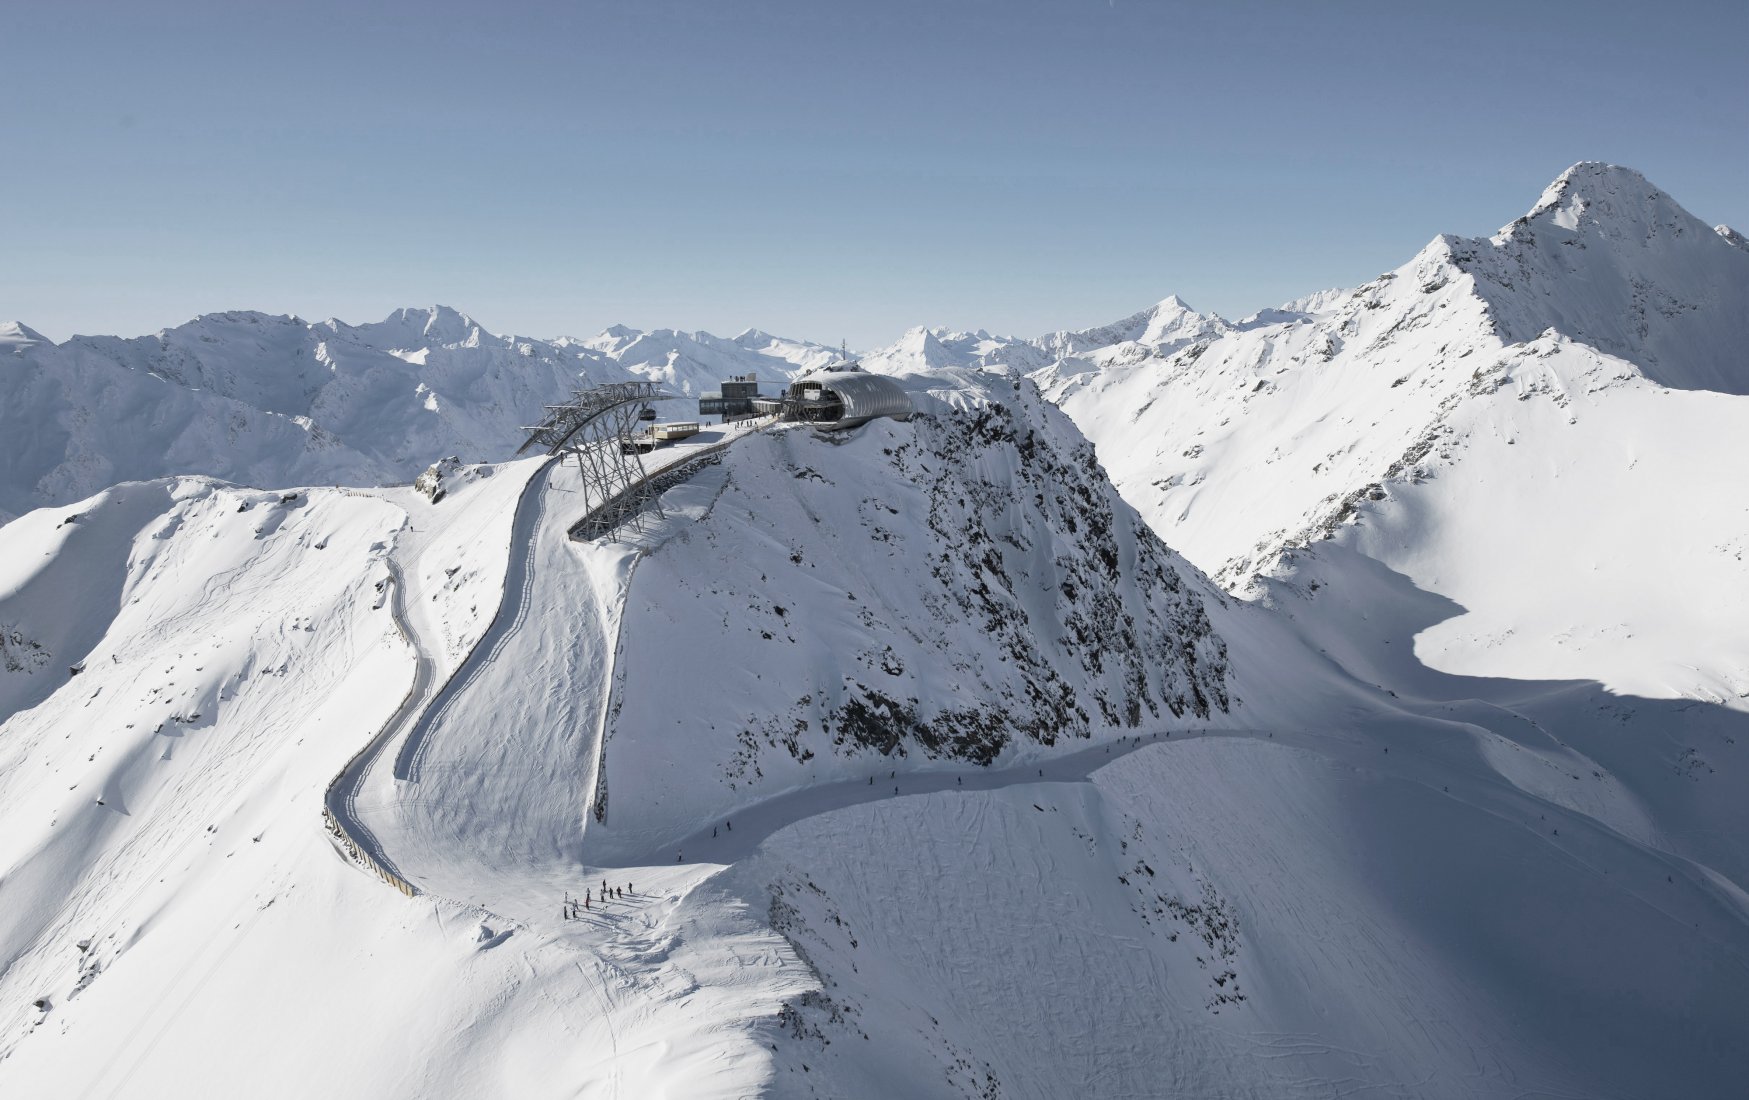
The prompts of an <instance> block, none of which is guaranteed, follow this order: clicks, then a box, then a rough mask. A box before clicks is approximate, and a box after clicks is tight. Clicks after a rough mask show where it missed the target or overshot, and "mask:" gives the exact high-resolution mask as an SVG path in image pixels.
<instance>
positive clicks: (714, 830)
mask: <svg viewBox="0 0 1749 1100" xmlns="http://www.w3.org/2000/svg"><path fill="white" fill-rule="evenodd" d="M716 838H717V827H716V826H715V825H712V826H711V839H712V840H715V839H716Z"/></svg>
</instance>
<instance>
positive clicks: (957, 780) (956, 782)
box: [953, 775, 966, 787]
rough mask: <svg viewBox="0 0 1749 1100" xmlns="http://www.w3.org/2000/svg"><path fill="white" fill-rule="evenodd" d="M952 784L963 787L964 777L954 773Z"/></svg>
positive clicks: (964, 783)
mask: <svg viewBox="0 0 1749 1100" xmlns="http://www.w3.org/2000/svg"><path fill="white" fill-rule="evenodd" d="M953 785H954V786H956V787H963V786H965V785H966V781H965V780H964V779H961V778H960V777H959V776H957V775H956V776H954V777H953Z"/></svg>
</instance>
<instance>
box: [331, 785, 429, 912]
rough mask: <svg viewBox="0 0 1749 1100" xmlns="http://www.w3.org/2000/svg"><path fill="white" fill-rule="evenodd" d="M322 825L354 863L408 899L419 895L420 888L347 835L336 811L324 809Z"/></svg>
mask: <svg viewBox="0 0 1749 1100" xmlns="http://www.w3.org/2000/svg"><path fill="white" fill-rule="evenodd" d="M322 824H323V825H325V826H327V828H328V831H329V832H330V833H332V834H333V835H334V839H335V840H338V841H339V842H340V847H341V848H342V849H343V850H344V851H345V852H346V854H347V855H348V856H350V857H352V861H353V862H354V863H356V864H358V865H359V866H361V867H363V868H364V869H365V870H367V871H369V872H371V873H372V874H374V875H376V877H378V878H380V879H382V880H383V881H384V882H386V883H388V884H389V885H390V886H393V887H394V888H395V889H397V890H399V891H401V893H403V894H405V895H407V896H408V897H414V896H416V895H417V894H418V893H419V888H418V887H416V886H414V885H413V884H412V883H411V882H408V881H407V880H406V879H404V878H402V877H401V876H400V875H397V874H395V872H393V871H391V870H389V869H388V868H387V867H384V866H383V865H382V864H380V863H378V862H377V861H376V860H375V859H374V858H373V857H372V856H371V854H370V853H369V852H367V851H365V850H364V849H363V848H360V847H359V846H358V844H357V842H356V841H354V840H353V839H352V837H351V836H349V835H348V834H347V832H346V828H345V826H343V825H341V824H340V819H339V818H337V817H335V816H334V811H333V810H330V809H329V808H328V807H327V806H323V807H322Z"/></svg>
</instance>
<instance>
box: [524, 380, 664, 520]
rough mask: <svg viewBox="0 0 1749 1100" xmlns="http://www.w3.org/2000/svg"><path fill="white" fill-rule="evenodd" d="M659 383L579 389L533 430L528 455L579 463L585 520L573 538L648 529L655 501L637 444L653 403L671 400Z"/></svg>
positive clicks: (550, 407) (549, 411)
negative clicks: (646, 517) (642, 418)
mask: <svg viewBox="0 0 1749 1100" xmlns="http://www.w3.org/2000/svg"><path fill="white" fill-rule="evenodd" d="M673 399H674V395H673V394H668V393H661V392H659V391H658V390H657V389H656V384H655V383H654V382H609V383H607V384H605V385H600V386H589V387H586V388H584V389H580V390H578V391H577V392H576V393H574V394H573V395H572V396H571V400H570V401H568V402H566V403H565V404H563V405H548V406H547V407H546V408H547V417H546V419H545V420H544V421H542V422H541V423H540V424H537V425H535V426H533V427H531V428H528V429H527V431H528V432H529V433H530V435H529V437H528V441H527V442H526V443H524V444H523V445H522V446H521V447H519V448H517V451H516V453H517V454H522V453H523V452H525V451H527V450H529V449H530V448H532V447H537V446H538V447H539V448H540V449H542V450H544V451H546V452H547V453H548V454H550V455H561V456H564V457H567V458H572V459H575V460H576V462H577V470H578V472H579V473H580V474H581V475H582V483H583V508H584V515H583V519H582V520H580V521H579V522H578V523H577V524H576V525H575V526H573V528H572V534H573V537H581V538H583V539H595V538H600V537H601V536H602V535H605V534H607V533H608V532H609V531H613V530H617V529H618V528H619V527H621V526H622V525H625V524H628V523H629V524H631V525H632V526H634V527H637V528H638V529H640V530H641V529H642V524H643V521H642V516H643V513H644V510H645V508H646V506H647V505H648V504H649V503H650V501H651V499H652V493H651V491H650V487H649V482H648V479H647V475H646V473H645V471H644V458H643V452H642V448H641V447H640V446H639V445H637V444H636V443H634V442H633V436H634V434H635V432H636V429H637V426H638V422H639V421H638V414H639V413H640V412H642V411H643V409H644V407H645V406H646V405H648V404H649V403H650V402H652V401H670V400H673Z"/></svg>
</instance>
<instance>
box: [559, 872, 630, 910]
mask: <svg viewBox="0 0 1749 1100" xmlns="http://www.w3.org/2000/svg"><path fill="white" fill-rule="evenodd" d="M636 896H637V895H636V894H634V893H632V884H631V883H629V882H628V883H626V884H625V889H623V890H622V889H620V888H619V887H618V886H609V885H608V884H607V880H606V879H602V880H601V895H600V897H599V898H596V897H594V896H593V894H592V892H591V891H590V890H584V891H583V896H582V897H580V898H574V897H572V896H571V895H570V894H568V893H567V894H566V895H565V904H564V907H563V908H562V909H560V910H559V913H560V915H561V916H563V917H564V919H566V920H582V919H583V914H584V913H585V912H589V911H592V910H593V909H594V908H595V902H596V901H597V900H599V901H600V903H601V907H602V908H603V909H605V908H607V903H608V902H609V901H624V900H625V899H626V898H628V897H636Z"/></svg>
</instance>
